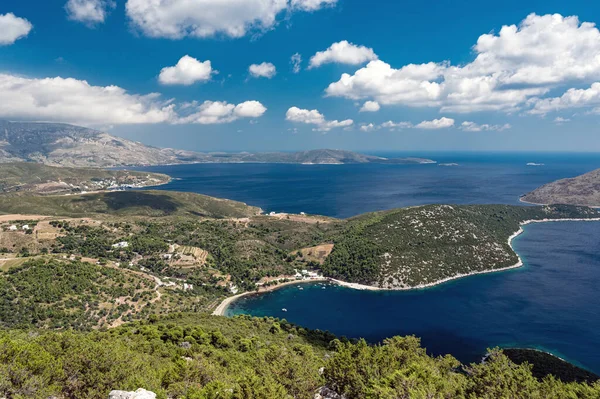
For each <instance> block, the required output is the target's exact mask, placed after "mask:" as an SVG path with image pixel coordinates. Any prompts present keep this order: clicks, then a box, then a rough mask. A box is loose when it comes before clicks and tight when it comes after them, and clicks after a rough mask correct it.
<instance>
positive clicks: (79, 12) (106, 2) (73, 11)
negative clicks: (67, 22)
mask: <svg viewBox="0 0 600 399" xmlns="http://www.w3.org/2000/svg"><path fill="white" fill-rule="evenodd" d="M115 6H116V4H115V2H114V1H112V0H69V1H68V2H67V4H66V5H65V9H66V10H67V16H68V17H69V19H72V20H73V21H79V22H83V23H85V24H88V25H95V24H100V23H103V22H104V20H105V19H106V16H107V15H108V12H109V11H110V10H111V9H113V8H115Z"/></svg>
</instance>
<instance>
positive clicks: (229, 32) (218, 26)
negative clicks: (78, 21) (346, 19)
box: [125, 0, 337, 39]
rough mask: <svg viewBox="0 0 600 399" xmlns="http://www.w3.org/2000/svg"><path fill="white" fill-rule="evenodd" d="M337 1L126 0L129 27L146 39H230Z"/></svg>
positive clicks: (270, 26)
mask: <svg viewBox="0 0 600 399" xmlns="http://www.w3.org/2000/svg"><path fill="white" fill-rule="evenodd" d="M336 2H337V0H291V1H290V0H229V1H223V0H197V1H189V0H127V3H126V4H125V9H126V13H127V15H128V17H129V18H130V19H131V21H132V23H133V25H134V26H135V27H137V28H138V29H139V30H140V31H141V32H142V33H143V34H145V35H146V36H150V37H163V38H169V39H181V38H183V37H187V36H189V37H197V38H206V37H212V36H215V35H224V36H228V37H232V38H239V37H242V36H245V35H246V34H247V33H248V32H252V31H264V30H268V29H271V28H273V27H274V26H275V25H276V24H277V22H278V17H279V16H280V15H281V14H290V13H293V12H296V11H305V12H313V11H317V10H319V9H321V8H323V7H328V6H333V5H335V4H336Z"/></svg>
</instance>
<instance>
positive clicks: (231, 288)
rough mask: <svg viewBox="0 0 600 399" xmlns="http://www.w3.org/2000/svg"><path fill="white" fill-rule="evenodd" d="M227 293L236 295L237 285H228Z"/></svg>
mask: <svg viewBox="0 0 600 399" xmlns="http://www.w3.org/2000/svg"><path fill="white" fill-rule="evenodd" d="M229 291H231V293H232V294H237V293H238V292H239V288H238V287H237V285H233V284H232V285H230V286H229Z"/></svg>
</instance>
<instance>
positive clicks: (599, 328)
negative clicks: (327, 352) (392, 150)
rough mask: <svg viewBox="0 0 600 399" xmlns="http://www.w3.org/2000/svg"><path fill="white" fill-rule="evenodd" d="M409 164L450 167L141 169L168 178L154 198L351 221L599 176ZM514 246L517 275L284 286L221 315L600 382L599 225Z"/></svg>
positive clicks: (595, 159)
mask: <svg viewBox="0 0 600 399" xmlns="http://www.w3.org/2000/svg"><path fill="white" fill-rule="evenodd" d="M378 155H379V154H378ZM385 155H392V154H385ZM394 155H399V156H402V155H408V154H394ZM410 155H417V156H424V157H429V158H432V159H435V160H437V161H438V162H440V163H458V166H438V165H265V164H234V165H227V164H208V165H181V166H168V167H152V168H144V170H152V171H158V172H164V173H167V174H169V175H171V176H173V177H175V178H176V179H178V180H174V181H173V182H172V183H171V184H169V185H165V186H161V187H159V189H165V190H178V191H193V192H198V193H202V194H207V195H212V196H217V197H223V198H230V199H236V200H239V201H243V202H246V203H248V204H251V205H256V206H260V207H262V208H263V209H264V210H266V211H282V212H307V213H312V214H323V215H328V216H335V217H349V216H353V215H356V214H359V213H363V212H368V211H375V210H381V209H389V208H394V207H403V206H410V205H418V204H426V203H456V204H486V203H503V204H519V201H518V198H519V196H520V195H522V194H524V193H526V192H528V191H530V190H533V189H534V188H536V187H538V186H540V185H542V184H544V183H548V182H551V181H554V180H556V179H559V178H565V177H572V176H576V175H579V174H582V173H585V172H587V171H590V170H593V169H596V168H600V155H598V154H489V153H488V154H475V153H469V154H447V153H443V154H442V153H439V154H410ZM527 163H537V164H544V165H543V166H527ZM514 245H515V249H516V251H517V252H518V253H519V254H520V255H521V256H522V258H523V259H524V262H525V267H523V268H520V269H517V270H511V271H506V272H499V273H493V274H486V275H479V276H473V277H468V278H465V279H461V280H457V281H453V282H450V283H446V284H443V285H440V286H437V287H434V288H430V289H425V290H418V291H409V292H369V291H355V290H351V289H347V288H342V287H337V286H331V285H326V286H324V285H320V284H314V285H310V284H309V285H303V286H302V287H303V289H302V290H300V289H299V288H298V287H296V286H292V287H287V288H282V289H280V290H277V291H275V292H272V293H269V294H265V295H259V296H253V297H249V298H244V299H241V300H239V301H237V302H235V303H234V304H233V305H232V307H230V309H229V313H230V314H239V313H247V314H252V315H257V316H263V315H269V316H276V317H281V318H286V319H287V320H289V321H292V322H295V323H298V324H300V325H303V326H306V327H309V328H318V329H321V330H329V331H331V332H334V333H336V334H339V335H345V336H348V337H364V338H366V339H367V340H369V341H371V342H378V341H380V340H382V339H384V338H386V337H390V336H393V335H407V334H414V335H416V336H419V337H421V338H422V341H423V344H424V346H425V347H427V349H428V350H429V352H430V353H433V354H446V353H451V354H453V355H454V356H456V357H457V358H459V359H460V360H462V361H465V362H469V361H477V360H479V359H480V358H481V357H482V355H483V354H484V353H485V350H486V348H489V347H494V346H505V347H533V348H539V349H543V350H546V351H548V352H552V353H554V354H556V355H558V356H560V357H563V358H565V359H567V360H569V361H572V362H574V363H576V364H579V365H581V366H584V367H586V368H588V369H590V370H592V371H595V372H596V373H600V350H598V348H600V295H599V294H598V292H599V291H598V290H599V287H600V222H561V223H545V224H536V225H529V226H526V227H525V233H524V234H523V235H521V236H520V237H518V238H517V239H516V240H515V242H514ZM282 308H286V309H287V310H288V311H287V312H282V310H281V309H282Z"/></svg>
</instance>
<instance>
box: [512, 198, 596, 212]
mask: <svg viewBox="0 0 600 399" xmlns="http://www.w3.org/2000/svg"><path fill="white" fill-rule="evenodd" d="M523 197H524V196H522V197H519V202H522V203H524V204H528V205H537V206H550V205H555V204H539V203H537V202H531V201H525V200H524V199H523ZM565 205H571V206H584V207H587V208H592V209H600V206H597V205H581V204H565Z"/></svg>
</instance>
